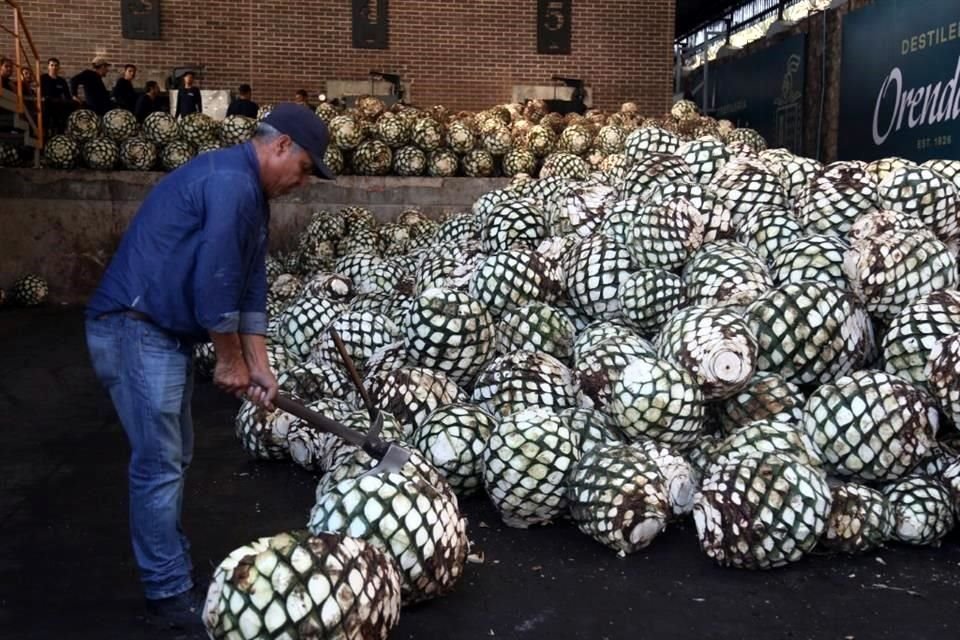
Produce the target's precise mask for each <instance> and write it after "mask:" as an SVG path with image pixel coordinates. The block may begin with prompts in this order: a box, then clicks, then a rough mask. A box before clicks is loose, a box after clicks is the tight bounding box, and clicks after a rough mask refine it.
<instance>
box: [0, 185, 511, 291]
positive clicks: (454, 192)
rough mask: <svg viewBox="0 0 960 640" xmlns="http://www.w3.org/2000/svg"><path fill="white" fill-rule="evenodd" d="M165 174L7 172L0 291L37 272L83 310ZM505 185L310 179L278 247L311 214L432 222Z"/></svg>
mask: <svg viewBox="0 0 960 640" xmlns="http://www.w3.org/2000/svg"><path fill="white" fill-rule="evenodd" d="M164 175H165V174H163V173H153V172H150V173H135V172H120V171H116V172H98V171H53V170H49V169H44V170H34V169H0V229H3V232H2V233H0V287H9V286H10V285H11V284H12V283H13V281H14V280H15V279H16V278H17V277H19V276H20V275H22V274H24V273H27V272H35V273H39V274H41V275H43V276H44V277H45V278H47V280H48V281H49V282H50V289H51V299H52V300H53V301H55V302H82V301H83V300H85V299H86V297H87V296H88V295H89V293H90V292H91V291H92V289H93V287H94V286H96V283H97V282H98V280H99V278H100V274H101V272H102V271H103V269H104V267H105V266H106V264H107V262H108V261H109V259H110V256H111V255H112V254H113V251H114V250H115V249H116V247H117V245H118V243H119V242H120V237H121V236H122V235H123V232H124V230H125V229H126V227H127V224H128V223H129V221H130V219H131V218H132V217H133V215H134V214H135V213H136V211H137V207H138V206H139V205H140V202H141V201H142V200H143V198H144V197H145V196H146V194H147V192H148V191H149V190H150V188H151V187H152V186H153V185H154V184H155V183H156V182H157V181H158V180H160V179H161V178H162V177H163V176H164ZM506 183H507V179H506V178H492V179H482V178H392V177H385V178H368V177H354V176H348V177H342V178H339V179H338V180H337V181H336V182H335V183H330V182H325V181H322V180H316V179H311V182H310V184H309V185H307V186H306V187H304V188H303V189H301V190H299V191H297V192H295V193H293V194H290V195H288V196H285V197H283V198H280V199H277V200H275V201H273V202H272V203H271V245H272V246H273V248H287V247H289V246H290V245H291V243H292V242H293V239H294V237H295V235H296V233H297V232H298V231H299V230H300V229H302V228H303V226H304V225H305V224H306V220H307V219H308V218H309V215H310V214H311V212H313V211H315V210H317V209H330V210H338V209H341V208H343V207H346V206H351V205H358V206H363V207H366V208H368V209H370V210H371V211H372V212H373V213H374V215H375V216H377V218H378V219H380V220H382V221H385V220H390V219H392V218H394V217H395V216H396V215H397V214H398V213H400V211H402V210H403V209H405V208H408V207H411V206H415V207H418V208H420V209H421V210H422V211H424V212H425V213H428V214H432V215H437V214H439V213H441V212H446V211H459V210H469V208H470V206H471V205H472V204H473V202H474V201H475V200H476V199H477V198H478V197H479V196H480V195H481V194H483V193H486V192H487V191H490V190H492V189H497V188H500V187H501V186H504V185H505V184H506Z"/></svg>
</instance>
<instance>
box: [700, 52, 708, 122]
mask: <svg viewBox="0 0 960 640" xmlns="http://www.w3.org/2000/svg"><path fill="white" fill-rule="evenodd" d="M709 96H710V47H709V45H708V46H707V47H706V48H705V49H704V50H703V104H702V105H700V113H702V114H703V115H708V114H709V111H707V106H708V104H709Z"/></svg>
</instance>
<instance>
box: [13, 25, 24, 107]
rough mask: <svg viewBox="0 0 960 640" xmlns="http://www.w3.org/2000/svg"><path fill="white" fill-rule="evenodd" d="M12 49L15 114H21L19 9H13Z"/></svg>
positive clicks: (21, 78)
mask: <svg viewBox="0 0 960 640" xmlns="http://www.w3.org/2000/svg"><path fill="white" fill-rule="evenodd" d="M13 47H14V49H15V52H14V58H16V66H15V67H14V70H15V72H16V74H17V77H16V78H14V81H15V82H16V84H17V112H18V113H21V114H22V113H23V112H24V107H23V75H22V74H21V73H20V60H21V55H20V9H19V8H17V7H14V8H13Z"/></svg>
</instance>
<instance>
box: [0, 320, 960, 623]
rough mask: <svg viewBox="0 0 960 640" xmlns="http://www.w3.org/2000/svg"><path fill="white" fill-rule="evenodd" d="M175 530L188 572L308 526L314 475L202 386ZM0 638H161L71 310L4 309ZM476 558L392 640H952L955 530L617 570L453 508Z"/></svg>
mask: <svg viewBox="0 0 960 640" xmlns="http://www.w3.org/2000/svg"><path fill="white" fill-rule="evenodd" d="M194 407H195V410H194V416H195V420H196V425H195V426H196V441H197V451H196V456H195V462H194V466H193V468H192V470H191V474H190V478H189V481H188V485H187V488H188V497H187V499H186V506H185V523H186V528H187V531H188V533H189V534H190V536H191V539H192V542H193V548H194V562H195V564H196V565H197V566H198V567H203V566H209V567H210V568H211V569H212V567H213V566H214V565H215V564H216V563H217V562H219V561H220V559H222V558H223V557H224V556H225V555H226V554H227V553H228V552H229V551H230V550H231V549H233V548H234V547H236V546H238V545H240V544H243V543H245V542H247V541H249V540H251V539H253V538H256V537H258V536H262V535H270V534H273V533H277V532H279V531H282V530H285V529H290V528H297V527H301V526H303V525H304V523H305V521H306V515H307V511H308V510H309V508H310V506H311V503H312V499H313V488H314V484H315V482H314V479H313V478H312V477H310V475H309V474H306V473H304V472H302V471H301V470H299V469H298V468H296V467H295V466H293V465H292V464H290V465H286V464H262V463H261V464H257V463H253V462H250V461H248V460H247V459H246V458H245V456H244V454H243V453H242V451H241V450H240V447H239V445H238V444H237V443H236V441H235V439H234V436H233V429H232V419H233V415H234V412H235V410H236V402H235V401H234V400H232V399H230V398H227V397H225V396H223V395H221V394H220V393H219V392H218V391H216V390H215V389H214V388H213V387H212V385H210V384H209V383H200V384H199V386H198V389H197V393H196V400H195V404H194ZM0 427H2V428H0V482H2V483H3V490H2V492H0V638H10V639H13V638H18V639H19V638H71V639H78V638H97V639H103V638H111V639H113V638H117V639H127V638H130V639H138V638H164V637H169V635H164V634H158V633H156V632H151V631H150V630H148V629H146V628H144V626H143V623H142V621H141V620H140V618H139V615H140V612H141V602H142V601H141V596H140V591H139V585H138V582H137V576H136V571H135V567H134V564H133V560H132V556H131V551H130V547H129V542H128V538H127V505H126V477H125V465H126V455H127V451H126V442H125V440H124V436H123V434H122V431H121V430H120V427H119V425H118V424H117V421H116V419H115V417H114V415H113V411H112V408H111V406H110V404H109V403H108V401H107V398H106V396H105V394H104V393H103V392H102V390H101V389H100V388H99V386H98V385H97V383H96V381H95V380H94V378H93V373H92V371H91V370H90V368H89V366H88V364H87V359H86V352H85V348H84V345H83V338H82V316H81V314H80V312H79V310H78V309H75V308H72V309H71V308H45V309H39V310H5V311H3V312H0ZM463 507H464V511H465V512H466V514H467V515H468V517H469V520H470V535H471V538H472V539H473V540H474V541H475V542H476V544H477V548H478V549H479V550H480V551H483V553H484V554H485V557H486V562H485V563H484V564H482V565H469V567H468V570H467V574H466V576H465V577H464V579H463V580H462V582H461V584H460V585H459V588H458V589H457V591H456V592H455V593H453V594H452V595H450V596H448V597H446V598H443V599H441V600H437V601H433V602H430V603H426V604H424V605H420V606H419V607H416V608H412V609H408V610H405V611H404V612H403V614H402V616H401V622H400V625H399V626H398V627H397V629H395V631H394V633H393V634H392V636H391V637H392V638H395V639H397V638H416V639H428V638H429V639H432V638H456V639H458V640H460V639H462V640H473V639H480V638H485V639H486V638H491V637H492V638H551V639H566V638H582V639H590V640H600V639H603V638H609V639H615V638H616V639H619V638H624V639H626V638H630V639H634V638H670V639H674V638H676V639H687V638H698V639H714V638H716V639H720V638H724V639H726V638H837V639H842V638H856V639H871V640H882V639H887V638H889V639H891V640H894V639H895V640H908V639H917V640H931V639H938V638H957V635H958V631H957V630H958V628H960V535H958V534H957V533H954V534H953V535H952V536H951V537H950V538H949V539H948V540H947V542H946V543H945V544H944V545H943V546H942V547H941V548H939V549H914V548H906V547H894V548H890V549H884V550H882V551H880V552H878V553H872V554H869V555H866V556H862V557H855V558H845V557H826V556H814V557H811V558H808V559H806V560H805V561H803V562H801V563H799V564H797V565H794V566H792V567H790V568H787V569H781V570H779V571H775V572H766V573H746V572H738V571H734V570H726V569H720V568H717V567H715V566H714V565H713V564H712V563H711V562H709V561H708V560H707V559H706V558H705V557H704V556H703V555H702V554H701V553H700V552H699V549H698V547H697V541H696V536H695V533H694V530H693V526H692V524H687V525H684V526H675V527H673V528H672V529H671V530H669V531H667V532H666V533H665V534H664V535H663V536H661V537H660V538H659V539H657V540H656V541H655V542H654V544H653V546H652V547H651V548H650V549H648V550H647V551H646V552H641V553H639V554H636V555H633V556H630V557H628V558H625V559H618V558H617V557H616V556H615V555H614V554H612V553H610V552H609V551H607V550H606V549H605V548H603V547H601V546H600V545H598V544H597V543H595V542H593V541H591V540H590V539H589V538H587V537H585V536H583V535H582V534H580V533H579V532H578V531H577V530H576V529H575V528H574V527H573V526H571V525H570V524H568V523H561V524H557V525H553V526H550V527H545V528H540V529H535V530H530V531H518V530H513V529H508V528H505V527H503V526H501V525H500V524H499V520H498V518H497V516H496V514H495V512H494V511H493V510H492V509H491V508H490V506H489V505H488V503H487V501H486V499H485V498H483V497H477V498H473V499H470V500H468V501H465V502H464V504H463Z"/></svg>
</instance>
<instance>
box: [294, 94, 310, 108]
mask: <svg viewBox="0 0 960 640" xmlns="http://www.w3.org/2000/svg"><path fill="white" fill-rule="evenodd" d="M293 103H294V104H300V105H303V106H305V107H306V108H308V109H309V108H311V107H310V99H309V96H308V95H307V91H306V89H297V93H296V95H295V96H294V97H293Z"/></svg>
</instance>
